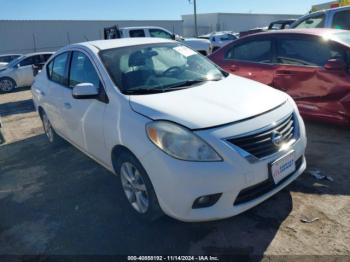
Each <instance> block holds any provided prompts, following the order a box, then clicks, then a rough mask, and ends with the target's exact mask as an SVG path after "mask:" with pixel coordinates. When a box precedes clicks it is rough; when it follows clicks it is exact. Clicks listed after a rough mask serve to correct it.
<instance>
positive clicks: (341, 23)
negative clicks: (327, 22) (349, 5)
mask: <svg viewBox="0 0 350 262" xmlns="http://www.w3.org/2000/svg"><path fill="white" fill-rule="evenodd" d="M332 27H333V28H336V29H344V30H350V10H346V11H341V12H337V13H335V14H334V18H333V24H332Z"/></svg>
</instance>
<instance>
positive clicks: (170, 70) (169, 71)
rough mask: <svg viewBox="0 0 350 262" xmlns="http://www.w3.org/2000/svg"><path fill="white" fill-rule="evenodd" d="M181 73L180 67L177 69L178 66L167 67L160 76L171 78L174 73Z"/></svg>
mask: <svg viewBox="0 0 350 262" xmlns="http://www.w3.org/2000/svg"><path fill="white" fill-rule="evenodd" d="M181 71H182V69H181V67H179V66H172V67H169V68H168V69H167V70H165V71H164V72H163V73H162V75H163V76H173V75H175V74H176V73H180V72H181Z"/></svg>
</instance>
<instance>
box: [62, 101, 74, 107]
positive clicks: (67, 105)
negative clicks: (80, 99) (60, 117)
mask: <svg viewBox="0 0 350 262" xmlns="http://www.w3.org/2000/svg"><path fill="white" fill-rule="evenodd" d="M63 105H64V108H66V109H71V108H72V105H71V104H70V103H68V102H66V103H64V104H63Z"/></svg>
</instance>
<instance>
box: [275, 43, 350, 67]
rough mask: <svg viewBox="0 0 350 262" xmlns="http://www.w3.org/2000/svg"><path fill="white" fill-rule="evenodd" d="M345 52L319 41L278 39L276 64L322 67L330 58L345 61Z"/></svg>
mask: <svg viewBox="0 0 350 262" xmlns="http://www.w3.org/2000/svg"><path fill="white" fill-rule="evenodd" d="M344 56H345V51H344V50H342V49H341V48H339V47H337V46H335V45H332V44H330V43H329V42H324V41H322V40H321V39H318V38H315V39H295V38H293V39H279V40H278V41H277V53H276V58H277V62H278V63H280V64H288V65H306V66H324V65H325V63H326V62H327V61H328V60H329V59H331V58H338V59H345V57H344Z"/></svg>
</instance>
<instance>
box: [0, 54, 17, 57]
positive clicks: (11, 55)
mask: <svg viewBox="0 0 350 262" xmlns="http://www.w3.org/2000/svg"><path fill="white" fill-rule="evenodd" d="M14 55H16V56H21V55H22V54H1V55H0V57H3V56H14Z"/></svg>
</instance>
